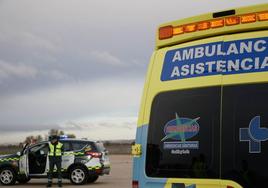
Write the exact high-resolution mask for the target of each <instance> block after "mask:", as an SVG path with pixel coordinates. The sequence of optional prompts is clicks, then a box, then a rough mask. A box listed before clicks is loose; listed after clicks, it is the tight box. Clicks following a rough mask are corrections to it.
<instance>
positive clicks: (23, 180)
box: [17, 177, 31, 184]
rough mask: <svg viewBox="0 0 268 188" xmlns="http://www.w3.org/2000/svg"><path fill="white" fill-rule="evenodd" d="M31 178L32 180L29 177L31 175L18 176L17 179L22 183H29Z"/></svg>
mask: <svg viewBox="0 0 268 188" xmlns="http://www.w3.org/2000/svg"><path fill="white" fill-rule="evenodd" d="M30 180H31V178H29V177H22V178H18V179H17V181H18V182H19V183H20V184H26V183H28V182H29V181H30Z"/></svg>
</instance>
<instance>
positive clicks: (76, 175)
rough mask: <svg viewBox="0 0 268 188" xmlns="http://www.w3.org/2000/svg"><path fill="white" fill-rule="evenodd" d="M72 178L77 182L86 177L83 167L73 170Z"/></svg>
mask: <svg viewBox="0 0 268 188" xmlns="http://www.w3.org/2000/svg"><path fill="white" fill-rule="evenodd" d="M71 178H72V180H73V182H75V183H81V182H83V181H84V179H85V172H84V171H83V170H81V169H75V170H73V171H72V174H71Z"/></svg>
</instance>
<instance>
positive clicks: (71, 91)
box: [0, 0, 267, 143]
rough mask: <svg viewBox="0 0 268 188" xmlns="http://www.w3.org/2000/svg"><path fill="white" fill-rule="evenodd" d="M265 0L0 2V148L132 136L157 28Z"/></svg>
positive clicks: (9, 0)
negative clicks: (62, 135)
mask: <svg viewBox="0 0 268 188" xmlns="http://www.w3.org/2000/svg"><path fill="white" fill-rule="evenodd" d="M266 1H267V0H254V1H252V0H251V1H250V0H217V1H211V0H187V1H182V0H173V1H171V0H165V1H161V0H159V1H158V0H135V1H130V0H72V1H71V0H57V1H55V0H51V1H50V0H47V1H41V0H40V1H39V0H31V1H30V0H20V1H15V0H14V1H13V0H0V143H8V142H20V141H22V140H23V138H24V137H25V136H28V135H31V134H43V135H44V134H46V133H47V132H48V130H49V129H51V128H58V129H62V130H64V131H65V132H67V133H75V134H76V135H77V136H78V137H88V138H91V139H129V138H134V137H135V128H136V121H137V114H138V109H139V105H140V98H141V93H142V88H143V82H144V78H145V74H146V69H147V66H148V62H149V58H150V55H151V53H152V51H153V49H154V38H155V31H156V28H157V26H158V25H159V24H161V23H163V22H167V21H171V20H176V19H181V18H185V17H189V16H193V15H198V14H202V13H206V12H215V11H220V10H222V9H228V8H232V7H237V6H244V5H251V4H257V3H265V2H266Z"/></svg>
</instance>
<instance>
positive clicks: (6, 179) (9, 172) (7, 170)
mask: <svg viewBox="0 0 268 188" xmlns="http://www.w3.org/2000/svg"><path fill="white" fill-rule="evenodd" d="M16 178H17V176H16V172H15V170H14V169H13V168H11V167H4V168H2V169H0V183H1V184H2V185H14V184H15V183H16Z"/></svg>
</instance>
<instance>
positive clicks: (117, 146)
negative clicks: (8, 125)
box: [0, 141, 131, 155]
mask: <svg viewBox="0 0 268 188" xmlns="http://www.w3.org/2000/svg"><path fill="white" fill-rule="evenodd" d="M104 145H105V147H106V149H107V150H108V151H109V153H110V154H116V155H117V154H130V152H131V141H127V142H126V141H125V142H108V141H107V142H105V143H104ZM21 150H22V148H21V147H19V146H16V145H5V146H0V155H4V154H10V153H16V152H18V151H21Z"/></svg>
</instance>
